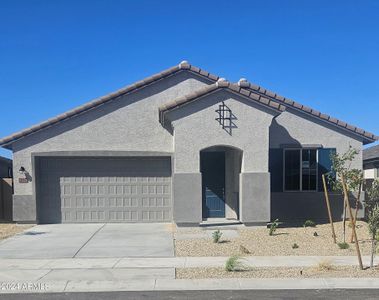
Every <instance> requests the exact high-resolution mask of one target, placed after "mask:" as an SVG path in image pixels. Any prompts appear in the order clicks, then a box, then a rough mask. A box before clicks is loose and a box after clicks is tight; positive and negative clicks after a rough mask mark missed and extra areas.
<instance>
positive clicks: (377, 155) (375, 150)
mask: <svg viewBox="0 0 379 300" xmlns="http://www.w3.org/2000/svg"><path fill="white" fill-rule="evenodd" d="M362 155H363V160H364V161H365V160H371V159H379V145H376V146H372V147H370V148H367V149H363V154H362Z"/></svg>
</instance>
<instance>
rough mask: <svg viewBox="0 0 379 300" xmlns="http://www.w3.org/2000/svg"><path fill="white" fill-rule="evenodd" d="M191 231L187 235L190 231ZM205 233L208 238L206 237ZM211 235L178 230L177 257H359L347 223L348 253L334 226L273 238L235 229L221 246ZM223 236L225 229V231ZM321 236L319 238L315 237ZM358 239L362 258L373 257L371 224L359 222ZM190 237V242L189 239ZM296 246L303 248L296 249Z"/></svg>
mask: <svg viewBox="0 0 379 300" xmlns="http://www.w3.org/2000/svg"><path fill="white" fill-rule="evenodd" d="M186 230H187V231H186ZM335 230H336V235H337V242H342V241H343V238H342V222H337V223H335ZM204 231H207V232H208V235H204ZM209 231H211V232H212V231H214V229H212V230H210V229H204V228H191V229H178V230H177V231H176V232H175V233H174V238H175V251H176V255H177V256H231V255H235V254H239V255H254V256H271V255H278V256H284V255H285V256H287V255H309V256H314V255H316V256H318V255H320V256H336V255H341V256H345V255H356V252H355V247H354V244H350V236H351V228H350V227H349V223H348V222H347V223H346V242H348V243H349V245H350V247H349V248H348V249H339V247H338V246H337V245H336V244H334V243H333V239H332V236H331V229H330V224H321V225H317V226H316V227H306V228H304V227H302V226H300V227H286V228H278V229H277V230H276V232H275V233H274V235H273V236H269V234H268V232H269V230H268V229H267V228H266V227H250V228H249V227H239V228H238V229H234V230H233V231H235V234H230V231H231V230H230V229H227V230H225V231H228V232H229V233H228V234H224V235H223V236H222V238H221V242H220V243H213V241H212V237H211V235H209V233H210V232H209ZM221 232H223V229H222V228H221ZM315 232H317V236H314V235H315V234H314V233H315ZM357 235H358V239H359V245H360V248H361V252H362V255H369V254H370V249H371V240H370V236H369V232H368V228H367V223H365V222H363V221H358V222H357ZM187 236H188V238H186V237H187ZM199 237H200V238H199ZM293 244H297V245H298V246H299V247H298V248H296V249H293V248H292V246H293ZM241 245H242V246H243V247H244V248H246V249H248V251H249V252H250V254H246V253H241Z"/></svg>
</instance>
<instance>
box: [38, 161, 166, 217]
mask: <svg viewBox="0 0 379 300" xmlns="http://www.w3.org/2000/svg"><path fill="white" fill-rule="evenodd" d="M36 164H37V174H36V175H37V176H36V178H37V181H38V182H37V203H38V211H37V213H38V219H39V222H40V223H60V222H62V223H78V222H167V221H171V220H172V200H171V162H170V158H144V157H138V158H137V157H136V158H38V159H37V162H36Z"/></svg>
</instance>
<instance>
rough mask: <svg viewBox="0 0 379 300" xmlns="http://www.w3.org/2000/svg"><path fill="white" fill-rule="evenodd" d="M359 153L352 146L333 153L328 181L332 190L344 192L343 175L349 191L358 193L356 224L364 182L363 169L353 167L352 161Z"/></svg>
mask: <svg viewBox="0 0 379 300" xmlns="http://www.w3.org/2000/svg"><path fill="white" fill-rule="evenodd" d="M358 153H359V151H358V150H357V149H354V148H352V147H351V146H350V147H349V149H348V150H347V151H346V152H345V153H343V154H338V153H332V154H331V156H330V159H331V161H332V172H331V173H329V174H328V183H329V185H330V187H331V188H332V190H334V191H338V192H340V193H341V194H343V185H342V181H341V178H342V177H343V178H344V179H345V184H346V187H347V190H348V192H349V193H350V192H357V193H358V197H357V199H356V208H355V209H356V211H355V218H354V219H353V220H352V223H353V224H354V226H355V219H356V215H357V210H358V207H359V196H360V189H361V186H362V184H363V172H362V170H360V169H355V168H351V165H352V162H353V160H354V159H355V157H356V156H357V155H358ZM343 241H344V242H345V241H346V202H344V211H343Z"/></svg>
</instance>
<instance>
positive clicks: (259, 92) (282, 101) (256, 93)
mask: <svg viewBox="0 0 379 300" xmlns="http://www.w3.org/2000/svg"><path fill="white" fill-rule="evenodd" d="M183 70H186V71H189V72H191V73H194V74H197V75H199V76H201V77H203V78H205V79H207V80H209V81H210V82H217V81H218V80H219V79H220V78H219V77H218V76H217V75H214V74H211V73H209V72H207V71H205V70H202V69H200V68H198V67H195V66H193V65H191V64H189V63H188V62H187V61H182V62H181V63H180V64H179V65H177V66H174V67H171V68H169V69H167V70H164V71H162V72H160V73H158V74H155V75H152V76H149V77H147V78H145V79H143V80H141V81H138V82H136V83H134V84H131V85H129V86H126V87H124V88H122V89H120V90H118V91H116V92H113V93H110V94H107V95H105V96H102V97H100V98H97V99H94V100H92V101H90V102H88V103H86V104H84V105H81V106H79V107H77V108H74V109H72V110H70V111H68V112H65V113H63V114H60V115H58V116H56V117H54V118H51V119H48V120H47V121H45V122H42V123H39V124H37V125H34V126H32V127H29V128H27V129H25V130H22V131H19V132H16V133H15V134H12V135H10V136H7V137H4V138H2V139H0V146H3V147H5V148H10V147H9V146H10V144H12V143H13V142H15V141H17V140H19V139H21V138H23V137H25V136H28V135H30V134H32V133H35V132H37V131H40V130H42V129H45V128H48V127H50V126H53V125H55V124H58V123H60V122H62V121H64V120H67V119H69V118H72V117H74V116H77V115H80V114H82V113H84V112H86V111H88V110H91V109H93V108H96V107H98V106H100V105H102V104H104V103H107V102H109V101H112V100H114V99H116V98H118V97H120V96H123V95H125V94H128V93H132V92H134V91H136V90H139V89H141V88H144V87H146V86H148V85H150V84H152V83H154V82H157V81H159V80H161V79H163V78H166V77H169V76H171V75H173V74H175V73H178V72H180V71H183ZM228 84H229V85H230V86H229V87H228V88H230V89H231V90H234V92H236V91H237V89H239V88H243V89H239V91H238V93H240V94H243V95H245V94H246V93H247V91H246V90H248V91H249V92H250V93H249V94H248V97H250V98H251V99H253V100H254V99H255V100H257V101H260V100H259V99H262V101H263V102H268V103H270V104H269V106H271V107H273V106H275V104H273V103H275V102H277V103H278V104H279V106H280V107H281V106H282V105H284V106H285V107H292V108H295V109H298V110H301V111H303V112H305V113H308V114H311V115H313V116H315V117H317V118H319V119H321V120H323V121H326V122H328V123H331V124H333V125H336V126H338V127H340V128H344V129H346V130H348V131H350V132H353V133H355V134H357V135H360V136H361V137H363V138H364V140H365V141H366V143H370V142H374V141H376V140H378V139H379V137H378V136H376V135H374V134H372V133H370V132H367V131H365V130H363V129H360V128H358V127H355V126H353V125H349V124H347V123H345V122H343V121H341V120H338V119H335V118H332V117H330V116H328V115H325V114H322V113H320V112H318V111H317V110H314V109H312V108H309V107H306V106H304V105H302V104H300V103H297V102H295V101H293V100H290V99H288V98H285V97H282V96H280V95H277V94H276V93H273V92H271V91H268V90H266V89H264V88H262V87H260V86H258V85H255V84H252V83H249V82H247V81H246V80H240V81H239V82H238V84H232V83H229V82H228ZM211 86H212V85H211ZM207 88H208V87H205V89H207ZM201 92H202V91H201V90H199V91H196V92H194V93H191V95H188V96H186V97H189V96H192V97H193V96H194V95H195V94H199V93H201ZM245 96H246V95H245ZM182 98H185V97H182ZM175 101H180V99H177V100H175ZM181 101H183V99H182V100H181ZM171 104H172V102H171Z"/></svg>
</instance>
